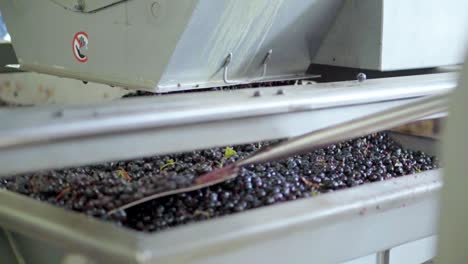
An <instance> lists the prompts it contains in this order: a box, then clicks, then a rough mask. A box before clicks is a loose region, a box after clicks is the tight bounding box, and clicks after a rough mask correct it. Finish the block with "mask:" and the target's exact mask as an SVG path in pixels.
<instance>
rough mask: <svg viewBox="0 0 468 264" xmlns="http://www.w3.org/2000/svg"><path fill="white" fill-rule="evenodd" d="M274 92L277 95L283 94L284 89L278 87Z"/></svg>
mask: <svg viewBox="0 0 468 264" xmlns="http://www.w3.org/2000/svg"><path fill="white" fill-rule="evenodd" d="M276 94H277V95H284V90H283V89H278V91H276Z"/></svg>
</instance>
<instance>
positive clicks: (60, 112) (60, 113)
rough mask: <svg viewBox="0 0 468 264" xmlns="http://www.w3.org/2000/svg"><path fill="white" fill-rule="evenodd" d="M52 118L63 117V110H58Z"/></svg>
mask: <svg viewBox="0 0 468 264" xmlns="http://www.w3.org/2000/svg"><path fill="white" fill-rule="evenodd" d="M52 116H53V117H55V118H60V117H63V110H58V111H56V112H54V113H53V114H52Z"/></svg>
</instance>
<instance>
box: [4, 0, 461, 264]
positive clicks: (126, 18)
mask: <svg viewBox="0 0 468 264" xmlns="http://www.w3.org/2000/svg"><path fill="white" fill-rule="evenodd" d="M0 10H1V12H2V16H3V17H4V19H5V21H6V24H7V28H8V31H9V33H10V35H11V38H12V44H13V48H14V51H15V53H16V57H17V64H19V69H20V70H22V71H29V72H21V73H4V74H0V98H2V95H7V96H6V97H4V99H5V98H11V99H12V100H14V99H15V98H18V97H24V98H26V97H28V98H33V99H32V100H30V102H32V103H34V104H36V103H38V104H40V103H45V104H52V105H48V106H40V107H25V108H0V176H9V175H13V174H19V173H27V172H32V171H37V170H46V169H55V168H63V167H70V166H80V165H86V164H94V163H99V162H105V161H113V160H123V159H133V158H139V157H145V156H150V155H156V154H166V153H176V152H182V151H190V150H195V149H203V148H209V147H215V146H224V145H228V144H242V143H249V142H255V141H263V140H273V139H282V138H289V137H293V136H297V135H301V134H304V133H307V132H311V131H314V130H319V129H321V128H324V127H328V126H331V125H336V124H341V123H344V122H346V121H350V120H352V119H355V118H359V117H363V116H367V115H369V114H372V113H376V112H380V111H382V110H386V109H390V108H393V107H398V106H401V105H405V104H407V103H409V102H413V101H417V100H418V99H420V98H422V97H427V96H433V95H440V94H446V93H450V92H452V91H453V89H455V88H456V87H457V85H458V82H457V80H458V73H457V71H456V70H453V69H446V68H441V67H443V66H453V65H459V64H462V63H463V61H464V54H465V51H466V48H467V47H468V46H467V41H466V40H467V36H468V34H467V33H468V31H467V30H466V28H468V27H467V26H468V2H467V1H465V0H446V1H440V0H412V1H407V0H391V1H388V0H106V1H104V0H103V1H88V0H4V1H0ZM0 48H1V45H0ZM0 51H1V50H0ZM0 62H1V60H0ZM4 64H16V63H12V62H11V61H8V62H5V63H4ZM10 67H11V65H10ZM330 69H333V70H330ZM455 69H459V68H455ZM31 72H37V73H31ZM358 72H359V73H361V74H360V75H359V77H358V78H357V79H356V77H355V73H358ZM38 73H39V74H38ZM350 74H351V75H350ZM366 74H367V76H368V77H369V79H366ZM464 74H465V75H468V73H466V70H465V73H464ZM320 75H322V77H323V76H324V75H327V76H328V77H330V76H331V79H336V80H338V79H340V80H341V79H343V78H344V80H345V81H336V82H321V81H320ZM55 76H57V77H55ZM342 76H345V77H343V78H341V77H342ZM350 76H352V77H350ZM62 77H65V78H62ZM384 77H385V78H384ZM68 78H72V79H75V80H70V79H68ZM302 79H309V80H310V79H314V80H316V81H318V82H317V83H316V82H311V83H309V84H306V85H287V86H278V87H261V88H246V89H238V90H229V91H217V90H216V91H215V90H209V89H205V88H216V87H221V86H231V85H237V84H251V83H262V82H271V81H277V80H302ZM81 81H84V82H90V83H89V84H87V85H86V84H84V83H82V82H81ZM61 86H64V87H63V88H64V89H63V90H61ZM65 86H66V87H65ZM109 86H112V87H109ZM113 86H119V87H120V88H117V87H113ZM465 88H467V87H465ZM127 89H131V90H145V91H151V92H155V93H168V92H180V91H185V90H197V89H203V91H190V92H184V93H175V94H167V95H162V96H152V97H141V98H130V99H126V100H114V99H115V98H116V97H120V96H122V95H124V94H126V93H127V92H128V91H127ZM462 89H464V88H462ZM207 90H208V91H207ZM465 90H466V89H465ZM69 95H73V98H71V97H70V96H69ZM80 101H81V103H83V102H85V103H86V104H85V105H75V106H71V105H66V104H63V103H64V102H73V103H77V102H78V103H80ZM96 101H97V102H96ZM98 102H99V103H98ZM457 103H458V106H459V105H460V102H457ZM444 114H445V113H442V116H443V115H444ZM439 117H440V116H439ZM284 124H287V125H284ZM245 131H249V133H246V132H245ZM452 133H455V132H453V131H452ZM188 137H189V138H190V140H186V139H187V138H188ZM395 137H396V138H397V140H399V141H400V142H402V144H403V145H405V146H407V147H409V148H414V149H421V150H424V151H426V152H428V153H436V152H437V149H438V148H437V145H438V141H435V140H433V139H423V138H416V137H411V136H405V135H395ZM77 148H79V150H80V151H79V152H76V149H77ZM449 152H450V151H447V153H449ZM449 166H452V165H451V164H450V163H449ZM453 166H455V165H453ZM450 168H454V167H449V172H450V173H455V174H456V173H461V172H460V170H455V169H452V170H450ZM460 175H461V174H460ZM449 176H450V175H449ZM441 186H442V177H441V175H440V171H439V170H434V171H428V172H424V173H420V174H416V175H412V176H405V177H401V178H399V179H395V180H390V181H383V182H379V183H374V184H369V185H364V186H360V187H356V188H351V189H348V190H343V191H338V192H336V193H330V194H326V195H321V196H319V197H313V198H311V199H305V200H300V201H294V202H290V203H285V204H282V205H278V206H272V207H269V208H264V209H258V210H252V211H249V212H246V213H242V214H238V215H233V216H230V217H226V218H222V219H216V220H212V221H209V222H206V223H199V224H194V225H189V226H186V227H182V228H176V229H174V230H171V231H168V232H163V233H158V234H154V235H153V234H142V233H139V232H136V231H130V230H127V229H123V228H121V227H117V226H114V225H111V224H108V223H104V222H100V221H97V220H94V219H89V218H87V217H86V216H84V215H78V214H76V213H72V212H68V211H65V210H62V209H60V208H56V207H53V206H50V205H46V204H43V203H40V202H38V201H34V200H32V199H29V198H25V197H23V196H20V195H18V194H15V193H11V192H9V191H6V190H1V191H0V226H1V227H3V229H4V231H5V232H4V234H5V236H0V245H1V246H0V256H4V257H5V259H6V260H5V262H6V263H9V262H7V261H11V262H12V263H14V261H15V259H16V260H18V259H20V260H21V259H25V260H26V263H30V261H33V263H72V262H69V261H72V260H76V258H78V259H81V260H83V259H84V261H89V263H241V262H245V263H250V262H252V261H255V262H256V263H288V260H289V261H290V260H291V256H294V258H295V262H294V263H310V262H311V261H312V262H314V261H315V262H316V263H354V264H357V263H379V264H394V263H395V264H396V263H411V264H413V263H414V264H419V263H423V262H425V261H428V260H430V259H432V258H433V257H434V256H435V243H436V235H437V232H436V230H437V229H436V226H437V217H438V208H439V195H440V194H439V193H440V190H441ZM457 194H458V193H457ZM460 197H461V196H456V199H460ZM451 199H455V198H451ZM464 199H466V197H464ZM447 201H450V199H449V198H448V200H447ZM455 211H456V210H455ZM363 212H364V213H363ZM447 212H452V211H451V210H450V209H447ZM461 217H462V218H463V216H461ZM465 217H466V216H465ZM461 222H463V221H461ZM442 223H443V224H445V225H447V226H448V225H449V224H450V223H451V222H450V221H445V222H444V221H442ZM395 227H398V229H396V228H395ZM396 230H398V232H397V231H396ZM445 230H447V232H450V230H451V229H450V228H447V227H444V228H443V229H442V231H445ZM200 238H204V240H200ZM443 238H444V240H442V241H444V242H446V241H449V240H450V239H449V238H447V237H444V236H443ZM465 239H466V238H465ZM459 241H462V240H461V239H460V240H459ZM284 248H287V250H284ZM337 249H339V250H337ZM442 249H443V250H449V249H447V248H444V247H443V246H442ZM444 252H445V251H443V254H442V257H447V255H446V253H444ZM458 253H459V252H458ZM18 255H20V256H21V257H20V258H18ZM311 256H313V258H311ZM93 261H94V262H93ZM0 262H1V263H3V262H2V261H0ZM85 263H88V262H85ZM442 263H443V262H442Z"/></svg>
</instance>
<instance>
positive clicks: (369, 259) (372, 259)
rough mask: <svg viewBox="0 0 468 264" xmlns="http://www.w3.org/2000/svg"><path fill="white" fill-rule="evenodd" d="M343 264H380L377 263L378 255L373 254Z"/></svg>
mask: <svg viewBox="0 0 468 264" xmlns="http://www.w3.org/2000/svg"><path fill="white" fill-rule="evenodd" d="M342 264H378V263H377V254H372V255H369V256H365V257H361V258H358V259H354V260H351V261H347V262H344V263H342Z"/></svg>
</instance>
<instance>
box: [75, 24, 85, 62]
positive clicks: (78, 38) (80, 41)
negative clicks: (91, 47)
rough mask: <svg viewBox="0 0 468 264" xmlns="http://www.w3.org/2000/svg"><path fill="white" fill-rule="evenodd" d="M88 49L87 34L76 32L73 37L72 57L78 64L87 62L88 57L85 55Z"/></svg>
mask: <svg viewBox="0 0 468 264" xmlns="http://www.w3.org/2000/svg"><path fill="white" fill-rule="evenodd" d="M87 49H88V34H86V32H83V31H81V32H78V33H76V34H75V36H74V37H73V55H74V56H75V58H76V59H77V60H78V62H81V63H85V62H87V61H88V56H87V55H86V54H85V52H86V50H87Z"/></svg>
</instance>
